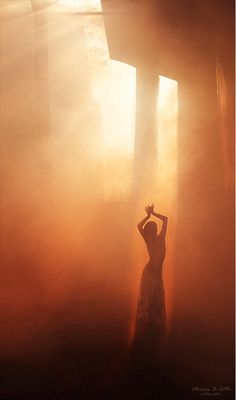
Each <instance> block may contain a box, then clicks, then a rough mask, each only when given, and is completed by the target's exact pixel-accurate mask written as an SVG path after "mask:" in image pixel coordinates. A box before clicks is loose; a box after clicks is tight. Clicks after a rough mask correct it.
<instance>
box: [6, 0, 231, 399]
mask: <svg viewBox="0 0 236 400" xmlns="http://www.w3.org/2000/svg"><path fill="white" fill-rule="evenodd" d="M52 3H53V4H52V5H51V6H50V7H48V8H47V7H46V8H44V7H42V8H40V9H38V10H37V9H35V8H33V7H32V4H31V2H30V1H27V0H22V1H18V2H17V1H13V0H12V2H11V7H10V6H9V2H7V1H4V0H3V1H1V2H0V5H1V8H0V11H1V16H0V18H1V20H0V23H1V29H0V73H1V75H0V77H1V81H0V113H1V114H0V126H1V271H2V280H1V282H2V288H1V320H2V322H1V323H2V327H3V329H2V332H1V344H0V346H1V355H2V357H3V359H4V360H7V362H8V363H10V365H18V363H19V364H20V363H27V362H30V363H31V362H33V361H32V360H36V361H35V362H38V363H42V365H43V362H46V361H45V360H47V362H48V363H49V364H50V362H51V361H50V362H49V360H51V359H54V360H59V361H58V365H61V367H58V368H57V372H58V370H59V369H60V368H61V369H60V373H61V374H62V375H63V371H64V369H66V368H68V365H70V371H71V370H73V371H74V370H76V371H77V369H78V370H79V372H78V374H79V375H80V376H90V374H94V375H95V374H96V375H97V376H98V377H99V376H100V375H101V376H102V374H103V373H104V372H102V371H104V370H105V371H106V373H107V374H108V375H109V374H111V375H112V374H116V373H117V370H118V369H119V368H121V367H120V366H121V365H122V362H124V360H126V359H127V357H128V356H127V354H128V350H129V347H130V344H131V341H132V337H133V332H134V321H135V313H136V304H137V296H138V288H139V281H140V276H141V272H142V269H143V268H144V266H145V263H146V262H147V261H148V256H147V252H146V247H145V243H144V242H143V240H142V237H141V236H140V235H139V232H138V230H137V227H136V225H137V223H138V222H139V221H140V220H141V219H142V218H143V217H144V216H145V212H144V208H145V206H146V204H147V203H154V204H155V207H156V209H157V211H158V212H160V213H161V214H165V215H168V218H169V225H168V233H167V243H166V244H167V256H166V259H165V263H164V284H165V291H166V304H167V323H168V337H169V338H170V339H169V340H170V349H171V350H169V351H170V354H173V355H176V354H177V356H176V357H177V359H178V358H180V354H181V353H182V354H183V357H184V361H182V364H183V365H182V364H181V361H179V363H180V365H182V366H184V368H186V369H187V367H186V364H187V363H188V362H191V363H192V364H193V369H192V370H191V372H192V371H195V372H196V371H197V372H196V374H197V375H196V376H197V377H198V378H199V377H200V379H202V381H203V382H204V381H206V382H208V379H209V382H211V379H215V378H216V379H218V381H220V383H222V382H221V379H223V380H224V382H226V383H227V382H231V373H232V369H231V365H232V364H231V362H232V357H231V354H232V353H231V350H232V337H233V336H232V335H233V280H232V279H233V230H234V228H233V220H232V217H233V195H232V193H233V168H232V150H233V140H232V129H231V127H232V125H230V124H231V122H230V121H231V117H232V109H231V102H232V99H231V97H230V96H231V93H230V89H228V87H229V86H230V85H229V82H228V81H227V61H226V62H225V63H226V67H225V71H226V72H225V71H224V67H222V65H221V63H220V61H218V64H217V65H218V67H217V68H218V69H217V81H216V75H215V73H216V72H215V63H214V62H213V61H212V59H213V58H212V59H211V61H212V62H211V61H209V62H208V59H207V55H203V56H201V57H200V56H199V55H200V54H202V53H201V52H202V48H201V49H200V50H199V49H198V39H197V38H196V37H194V38H193V39H194V40H193V42H192V41H191V46H192V50H191V51H189V49H190V38H188V39H186V40H185V41H184V40H183V36H182V32H181V29H184V28H181V29H180V27H179V25H178V24H177V25H175V24H171V23H170V22H169V21H166V20H164V19H162V17H161V15H162V14H161V12H160V13H158V21H159V25H158V26H159V31H158V32H159V33H158V34H159V36H158V35H157V33H155V29H156V21H155V20H154V17H153V14H152V13H153V11H154V8H153V6H152V7H151V6H150V7H147V6H146V5H145V4H146V3H143V2H138V4H137V5H136V6H135V5H134V3H133V2H131V3H132V4H131V3H130V8H128V11H129V12H134V13H135V16H136V18H137V20H136V24H137V26H139V30H138V34H137V29H136V25H135V24H133V25H132V24H130V22H129V21H130V20H128V18H130V17H129V16H128V15H129V13H127V15H126V16H124V18H127V22H126V23H124V25H123V31H122V32H121V33H119V32H120V31H119V23H118V22H117V21H118V20H116V24H117V25H116V24H115V23H114V24H113V25H112V22H111V21H112V18H115V17H112V18H111V19H110V20H108V19H109V16H106V17H105V18H104V22H105V25H104V22H103V18H102V16H100V15H96V16H85V15H82V14H79V12H83V11H86V10H84V9H82V8H78V9H73V5H74V3H73V2H72V1H71V2H69V1H68V3H67V4H66V1H64V2H63V1H61V2H60V4H56V2H52ZM69 3H70V4H69ZM45 4H46V2H45V3H42V5H43V6H44V5H45ZM114 4H115V3H114ZM124 4H125V3H124ZM127 4H128V3H126V5H125V6H127ZM67 6H68V7H67ZM97 7H98V8H97ZM106 7H108V8H109V5H106V4H105V2H104V11H105V12H106ZM111 9H112V10H113V8H111ZM114 9H115V11H116V8H114ZM73 10H74V11H75V12H74V13H73ZM89 10H91V11H100V7H99V4H98V2H97V3H96V7H95V9H94V8H93V7H90V9H89ZM108 11H109V10H108ZM120 18H121V17H120ZM109 21H110V22H109ZM113 22H114V21H113ZM111 27H113V28H114V30H113V31H112V28H111ZM109 29H110V30H111V31H109ZM202 29H203V28H202ZM204 29H206V27H204ZM209 29H210V28H209ZM109 32H110V36H109V38H108V39H107V33H109ZM141 32H142V34H141ZM116 35H117V36H116ZM125 35H127V37H128V39H127V43H126V46H125V47H124V49H125V50H124V52H123V53H122V56H121V57H120V60H117V59H116V52H117V54H119V51H120V49H119V46H120V47H122V45H124V44H123V38H124V37H126V36H125ZM114 37H115V39H116V40H115V41H114V43H115V44H114V47H112V45H111V43H112V38H113V39H114ZM153 37H154V39H153ZM162 37H163V38H166V41H163V39H162ZM172 38H173V40H174V48H175V49H176V53H171V51H170V42H171V40H172ZM191 39H192V38H191ZM155 43H156V46H157V49H158V51H159V53H160V54H162V53H163V58H162V61H160V63H159V61H158V56H157V55H156V50H155V47H154V46H155ZM109 46H110V49H109ZM165 46H166V49H167V50H166V52H164V47H165ZM136 47H138V49H139V51H137V48H136ZM127 49H128V50H127ZM129 49H130V53H129ZM196 49H197V50H196ZM181 52H182V53H181ZM212 53H213V52H212ZM204 54H205V53H204ZM145 57H146V58H147V60H148V62H147V63H146V64H145V63H143V59H145ZM212 57H213V56H212ZM174 59H176V60H177V61H176V63H175V64H173V60H174ZM181 62H182V63H183V67H182V64H181ZM140 71H141V75H139V76H141V77H142V79H143V77H144V76H145V74H148V76H149V73H150V71H151V74H150V76H152V78H151V79H150V81H149V80H147V82H146V83H141V86H139V87H137V84H138V83H137V82H138V80H137V74H140ZM224 73H225V74H226V77H225V75H224ZM193 77H194V79H193ZM148 79H149V78H148ZM140 82H141V81H140ZM142 82H143V81H142ZM216 82H217V85H216ZM142 85H143V86H142ZM138 90H139V92H138V93H140V96H138V97H137V91H138ZM216 90H217V96H216V94H215V92H216ZM150 93H152V96H153V99H154V100H153V101H152V103H151V96H149V94H150ZM158 93H159V94H158ZM137 102H139V103H138V104H137ZM214 102H215V103H214ZM152 107H153V110H154V112H152V111H151V110H152ZM140 110H141V112H140ZM138 111H139V114H138ZM151 112H152V115H151ZM230 113H231V114H230ZM140 132H141V134H140ZM142 132H143V136H142ZM138 135H139V136H138ZM160 229H161V223H160V222H158V230H160ZM199 338H200V339H199ZM220 346H221V347H222V348H221V349H219V347H220ZM117 350H118V351H117ZM217 351H219V353H218V354H220V356H219V358H218V357H217V356H216V352H217ZM114 352H116V353H117V355H116V356H113V353H114ZM207 352H208V353H207ZM207 354H208V355H209V354H210V356H209V357H210V360H211V362H210V364H211V365H212V367H210V369H208V368H207V367H205V366H204V363H203V361H202V360H203V359H204V360H205V358H206V357H208V355H207ZM174 357H175V356H173V358H174ZM29 360H30V361H29ZM62 360H63V363H62ZM89 360H90V361H89ZM91 360H92V362H91ZM55 362H57V361H55ZM60 363H61V364H60ZM62 364H63V366H62ZM40 365H41V364H40ZM71 365H72V367H71ZM75 365H76V368H74V367H73V366H75ZM89 365H90V366H89ZM98 365H100V366H101V369H100V370H99V372H98ZM214 365H215V367H214ZM221 365H222V366H221ZM73 368H74V369H73ZM194 368H195V369H194ZM227 368H228V369H227ZM6 371H8V370H6ZM108 371H109V372H108ZM199 371H200V372H199ZM7 373H8V372H6V376H7V379H6V383H5V387H4V390H5V391H6V393H8V392H11V391H12V390H13V389H11V390H10V386H9V385H10V384H9V382H10V380H9V378H8V375H7ZM60 373H59V374H60ZM75 374H76V373H74V375H75ZM86 374H87V375H86ZM176 374H177V376H178V373H176ZM193 374H194V372H193ZM72 375H73V374H72ZM196 376H195V375H193V377H191V378H190V381H191V379H192V380H193V383H194V382H195V380H197V379H198V378H196ZM212 377H213V378H212ZM55 379H56V378H55ZM73 379H76V378H75V377H73V376H71V375H70V377H67V378H65V381H66V383H65V385H70V382H73ZM16 381H17V380H16ZM36 381H37V380H34V378H31V384H30V386H32V387H33V388H35V387H36V388H37V382H36ZM68 382H69V383H68ZM191 382H192V381H191ZM197 383H198V382H195V384H197ZM227 384H228V383H227ZM24 385H25V383H24V378H23V379H22V380H21V382H20V383H19V382H18V383H16V385H15V389H14V390H16V391H17V390H18V391H21V390H23V391H24V390H25V386H24ZM22 388H23V389H22Z"/></svg>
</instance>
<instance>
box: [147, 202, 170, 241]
mask: <svg viewBox="0 0 236 400" xmlns="http://www.w3.org/2000/svg"><path fill="white" fill-rule="evenodd" d="M151 209H152V211H151V214H152V215H153V216H154V217H156V218H159V219H160V220H161V221H162V228H161V232H160V235H159V236H160V237H161V238H163V239H164V238H165V236H166V231H167V223H168V217H166V216H165V215H161V214H158V213H156V212H155V211H154V205H153V204H152V205H151Z"/></svg>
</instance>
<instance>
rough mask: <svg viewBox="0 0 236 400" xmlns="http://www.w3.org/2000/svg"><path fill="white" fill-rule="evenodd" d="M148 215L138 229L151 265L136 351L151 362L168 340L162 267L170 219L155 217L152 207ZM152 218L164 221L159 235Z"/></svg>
mask: <svg viewBox="0 0 236 400" xmlns="http://www.w3.org/2000/svg"><path fill="white" fill-rule="evenodd" d="M145 211H146V213H147V216H146V217H145V218H144V219H143V220H142V221H141V222H140V223H139V224H138V225H137V227H138V229H139V232H140V233H141V235H142V237H143V239H144V240H145V242H146V246H147V250H148V254H149V261H148V263H147V265H146V266H145V268H144V270H143V273H142V277H141V283H140V290H139V297H138V308H137V317H136V330H135V338H134V343H133V344H134V346H133V350H135V352H136V353H139V355H140V354H142V355H143V357H144V358H146V359H147V358H148V359H150V358H153V357H154V358H155V357H156V356H157V355H158V353H160V351H161V347H162V344H163V339H164V336H165V320H166V311H165V293H164V286H163V280H162V266H163V262H164V258H165V253H166V247H165V236H166V230H167V221H168V218H167V217H165V216H163V215H161V214H158V213H156V212H155V211H154V205H153V204H152V205H151V206H147V207H146V208H145ZM151 216H154V217H157V218H159V219H160V220H161V221H162V229H161V232H160V234H159V235H158V233H157V224H156V223H155V222H154V221H148V220H149V218H150V217H151ZM147 221H148V222H147Z"/></svg>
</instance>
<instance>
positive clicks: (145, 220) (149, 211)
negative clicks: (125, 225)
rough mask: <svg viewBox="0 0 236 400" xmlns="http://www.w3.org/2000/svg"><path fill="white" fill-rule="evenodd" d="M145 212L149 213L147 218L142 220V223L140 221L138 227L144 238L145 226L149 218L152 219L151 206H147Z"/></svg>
mask: <svg viewBox="0 0 236 400" xmlns="http://www.w3.org/2000/svg"><path fill="white" fill-rule="evenodd" d="M145 211H146V213H147V215H146V217H145V218H143V219H142V221H140V222H139V223H138V225H137V227H138V230H139V232H140V233H141V235H142V237H143V238H144V229H143V225H144V224H145V223H146V222H147V221H148V220H149V218H150V217H151V209H150V207H149V206H147V207H146V208H145Z"/></svg>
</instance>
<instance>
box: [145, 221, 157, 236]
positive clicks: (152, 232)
mask: <svg viewBox="0 0 236 400" xmlns="http://www.w3.org/2000/svg"><path fill="white" fill-rule="evenodd" d="M144 232H145V234H146V235H147V236H149V237H154V236H156V235H157V224H156V222H154V221H148V222H147V223H146V224H145V226H144Z"/></svg>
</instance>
